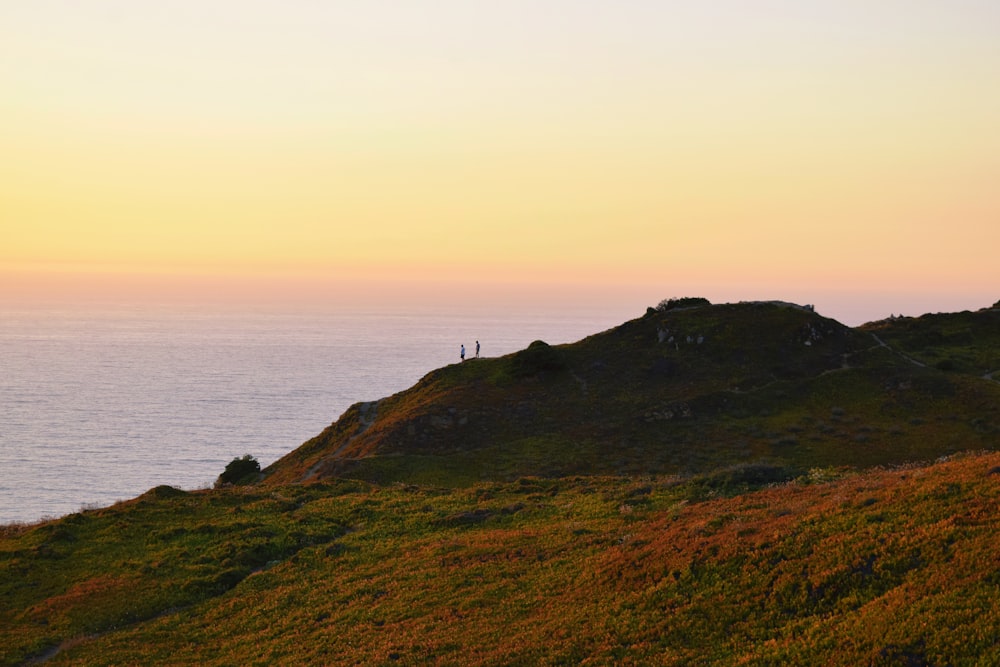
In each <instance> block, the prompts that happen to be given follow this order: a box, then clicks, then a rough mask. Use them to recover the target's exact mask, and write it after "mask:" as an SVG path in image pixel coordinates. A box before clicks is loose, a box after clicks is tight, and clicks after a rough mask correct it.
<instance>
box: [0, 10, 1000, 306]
mask: <svg viewBox="0 0 1000 667" xmlns="http://www.w3.org/2000/svg"><path fill="white" fill-rule="evenodd" d="M0 96H2V99H0V296H6V297H10V296H15V297H21V298H39V299H41V298H44V297H47V296H52V295H56V296H58V295H71V294H75V293H77V292H80V291H81V290H82V291H86V292H88V293H90V292H94V293H99V292H100V291H101V290H108V291H109V292H114V291H115V290H118V291H119V292H121V291H122V290H124V291H128V290H133V292H134V293H135V294H138V295H142V294H144V292H145V291H146V290H148V291H149V292H150V293H154V292H157V290H159V291H164V290H166V291H170V290H173V291H174V292H177V293H184V292H190V293H191V294H192V295H198V294H202V293H204V291H205V290H209V289H222V288H224V289H225V290H230V291H231V292H232V293H233V294H235V293H237V292H239V291H240V290H243V291H245V292H246V293H248V294H249V293H252V294H260V293H268V294H271V295H272V296H279V297H280V296H281V293H282V291H283V290H287V291H288V292H294V293H296V294H305V293H308V294H312V295H314V296H328V295H330V294H340V295H343V294H347V293H352V294H355V295H357V294H367V293H368V292H367V291H370V292H371V294H373V295H374V294H389V293H393V291H394V290H397V289H403V287H405V289H406V290H408V291H409V292H408V293H412V294H414V295H420V294H425V295H426V296H427V297H428V298H430V297H433V296H441V295H444V294H447V295H451V296H455V295H458V296H467V295H469V294H473V293H477V294H495V295H500V294H503V295H506V297H508V298H510V297H513V298H519V297H520V296H525V297H527V296H532V297H536V296H538V295H550V296H552V298H556V297H558V298H569V297H568V296H567V295H571V296H572V295H575V296H574V297H573V298H579V299H583V298H598V297H599V298H606V299H609V300H614V299H626V300H629V299H631V300H635V301H636V303H640V304H642V305H653V304H655V302H656V301H657V300H658V299H660V298H663V297H669V296H706V297H709V298H710V299H712V300H713V301H736V300H741V299H757V298H768V299H779V298H780V299H787V300H795V301H800V302H810V303H816V304H817V308H818V310H820V312H822V313H823V314H827V315H830V316H833V317H837V318H838V319H841V320H842V321H845V322H848V323H852V324H853V323H860V322H861V321H864V320H866V319H874V318H876V317H882V316H887V315H889V314H890V312H900V311H901V310H902V311H907V310H909V312H908V313H907V314H914V315H916V314H920V313H921V312H925V311H932V310H955V309H963V308H977V307H981V306H987V305H990V304H992V303H993V302H995V301H996V300H997V299H1000V3H997V2H996V1H995V0H950V1H948V2H942V1H940V0H907V1H903V0H878V1H877V2H874V1H872V0H841V1H840V2H810V1H808V0H762V1H760V2H746V1H745V0H714V1H712V2H672V1H670V0H618V1H616V2H610V1H608V2H597V1H594V0H532V1H531V2H527V1H524V2H522V1H520V0H504V1H502V2H497V1H491V2H483V1H479V0H461V1H458V0H455V1H452V0H439V1H435V2H416V1H410V0H406V1H404V0H400V1H397V2H391V1H387V0H358V1H333V0H331V1H329V2H321V1H319V0H308V1H307V0H287V1H281V2H279V1H277V0H241V1H239V2H237V1H235V0H232V1H229V0H216V1H210V0H198V1H194V0H190V1H188V0H164V1H161V2H150V3H145V2H133V1H130V0H121V1H108V0H91V1H88V2H78V1H75V0H72V1H70V0H67V1H57V0H31V1H26V2H22V1H19V0H0ZM220 286H222V287H220ZM74 290H75V291H74ZM268 290H270V292H268ZM379 290H382V291H381V292H379ZM373 298H374V297H373ZM497 298H499V296H498V297H497Z"/></svg>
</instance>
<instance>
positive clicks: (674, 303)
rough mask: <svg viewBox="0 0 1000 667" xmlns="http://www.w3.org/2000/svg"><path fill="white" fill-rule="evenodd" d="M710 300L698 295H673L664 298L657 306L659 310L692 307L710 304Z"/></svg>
mask: <svg viewBox="0 0 1000 667" xmlns="http://www.w3.org/2000/svg"><path fill="white" fill-rule="evenodd" d="M711 305H712V302H711V301H709V300H708V299H706V298H704V297H700V296H685V297H680V298H678V297H673V298H670V299H664V300H663V301H661V302H660V303H659V304H658V305H657V306H656V309H657V310H659V311H661V312H662V311H667V310H673V309H674V308H693V307H694V306H711Z"/></svg>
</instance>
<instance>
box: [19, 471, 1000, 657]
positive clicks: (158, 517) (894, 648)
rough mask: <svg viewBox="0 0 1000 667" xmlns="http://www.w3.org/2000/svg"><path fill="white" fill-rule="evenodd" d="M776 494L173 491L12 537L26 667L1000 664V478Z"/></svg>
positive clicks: (912, 477) (813, 485)
mask: <svg viewBox="0 0 1000 667" xmlns="http://www.w3.org/2000/svg"><path fill="white" fill-rule="evenodd" d="M760 472H761V471H760V470H758V469H754V468H737V469H731V470H728V471H722V472H717V473H713V474H712V475H707V476H699V477H695V478H692V479H688V480H685V481H680V480H678V479H676V478H646V479H635V478H606V477H588V478H583V477H579V478H566V479H562V480H543V479H537V478H535V479H522V480H518V481H515V482H511V483H496V482H487V483H482V484H477V485H474V486H471V487H468V488H460V489H450V490H447V489H434V488H429V487H417V486H405V485H392V486H387V487H378V486H370V485H367V484H364V483H361V482H340V483H337V484H333V485H326V484H316V485H297V486H291V487H272V488H266V489H262V488H251V489H229V490H217V491H203V492H192V493H183V492H176V491H171V490H169V489H164V488H159V489H156V490H154V491H152V492H150V493H148V494H146V495H144V496H143V497H141V498H139V499H137V500H135V501H130V502H128V503H123V504H120V505H117V506H114V507H111V508H107V509H102V510H95V511H88V512H86V513H83V514H77V515H72V516H70V517H66V518H64V519H61V520H58V521H55V522H51V523H47V524H44V525H41V526H37V527H32V528H27V529H8V531H7V534H6V535H5V536H3V538H2V539H0V662H2V663H3V664H18V663H20V662H22V661H24V660H25V659H27V658H29V657H30V656H37V655H42V654H45V653H46V651H48V650H50V649H52V648H53V647H61V650H59V651H58V652H57V653H55V654H54V655H52V654H51V653H49V654H48V655H50V656H51V660H50V661H51V663H52V664H149V663H154V662H158V663H173V664H304V663H312V664H347V663H356V664H426V663H427V662H438V663H440V664H460V663H466V664H468V663H476V664H555V663H560V664H565V663H577V662H585V661H588V660H589V661H590V662H591V663H595V664H596V663H599V664H607V663H612V662H614V663H617V664H627V663H630V662H635V663H645V664H649V663H651V662H655V663H660V664H678V665H680V664H691V663H692V662H694V661H697V662H698V663H699V664H719V665H723V664H725V665H728V664H758V665H770V664H782V663H784V664H833V665H837V664H842V665H856V664H970V663H977V664H994V663H996V662H997V661H1000V645H998V644H997V640H996V638H997V637H998V636H1000V610H998V609H997V607H996V604H995V601H996V599H997V596H998V595H1000V574H998V572H1000V557H998V556H997V553H996V535H997V531H998V528H1000V525H998V524H1000V518H998V517H1000V454H985V455H977V456H962V457H957V458H953V459H952V460H949V461H946V462H941V463H938V464H935V465H932V466H928V467H909V468H897V469H889V470H874V471H868V472H863V473H850V474H846V475H844V476H842V477H836V475H835V473H834V472H833V471H831V470H830V469H826V470H814V471H812V472H811V474H810V475H807V476H805V477H803V478H802V479H800V480H798V481H796V482H792V483H789V484H784V485H779V486H774V487H767V488H763V489H761V490H758V491H750V492H744V493H740V494H738V495H728V494H730V493H733V492H738V491H746V489H744V488H743V486H742V482H743V481H746V480H753V479H756V478H758V474H757V473H760ZM764 472H765V473H766V471H764ZM765 477H766V475H765ZM907 660H909V662H906V661H907ZM977 661H978V662H977Z"/></svg>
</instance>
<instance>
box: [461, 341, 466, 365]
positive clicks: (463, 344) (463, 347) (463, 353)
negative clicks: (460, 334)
mask: <svg viewBox="0 0 1000 667" xmlns="http://www.w3.org/2000/svg"><path fill="white" fill-rule="evenodd" d="M460 355H461V357H462V361H465V343H462V351H461V352H460Z"/></svg>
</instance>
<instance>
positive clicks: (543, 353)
mask: <svg viewBox="0 0 1000 667" xmlns="http://www.w3.org/2000/svg"><path fill="white" fill-rule="evenodd" d="M564 368H566V361H565V359H563V356H562V353H561V352H559V350H557V349H555V348H553V347H552V346H551V345H549V344H548V343H546V342H545V341H541V340H536V341H535V342H533V343H532V344H531V345H529V346H528V347H527V349H524V350H521V351H520V352H518V353H517V354H515V355H514V369H513V371H514V375H515V376H519V377H526V376H530V375H536V374H538V373H541V372H542V371H560V370H563V369H564Z"/></svg>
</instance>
